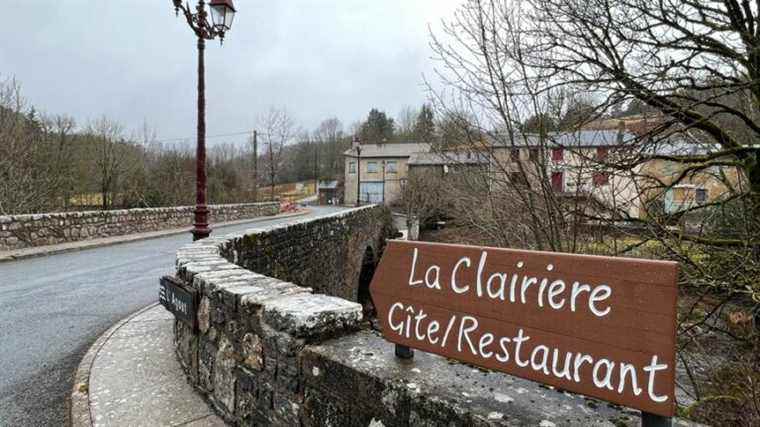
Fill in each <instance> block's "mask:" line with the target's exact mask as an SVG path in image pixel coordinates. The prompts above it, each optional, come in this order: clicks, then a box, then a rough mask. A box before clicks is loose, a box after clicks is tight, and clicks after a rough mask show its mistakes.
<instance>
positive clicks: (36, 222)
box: [0, 203, 280, 251]
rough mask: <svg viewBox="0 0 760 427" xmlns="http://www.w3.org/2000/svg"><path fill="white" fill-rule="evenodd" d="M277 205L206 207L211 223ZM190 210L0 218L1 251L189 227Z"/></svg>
mask: <svg viewBox="0 0 760 427" xmlns="http://www.w3.org/2000/svg"><path fill="white" fill-rule="evenodd" d="M279 209H280V207H279V204H278V203H247V204H235V205H212V206H209V210H210V220H211V222H212V223H221V222H227V221H236V220H241V219H249V218H255V217H259V216H268V215H276V214H277V213H278V212H279ZM193 210H194V207H191V206H181V207H170V208H147V209H122V210H113V211H86V212H64V213H51V214H36V215H12V216H0V251H5V250H13V249H24V248H29V247H34V246H44V245H54V244H59V243H66V242H76V241H80V240H88V239H95V238H100V237H112V236H121V235H126V234H132V233H145V232H151V231H159V230H166V229H172V228H183V227H190V226H191V225H192V223H193Z"/></svg>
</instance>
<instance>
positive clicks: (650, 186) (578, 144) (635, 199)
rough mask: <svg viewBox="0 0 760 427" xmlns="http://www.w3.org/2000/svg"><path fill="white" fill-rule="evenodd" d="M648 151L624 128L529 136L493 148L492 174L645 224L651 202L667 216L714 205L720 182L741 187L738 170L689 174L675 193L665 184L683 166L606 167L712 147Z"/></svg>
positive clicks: (677, 142) (681, 145)
mask: <svg viewBox="0 0 760 427" xmlns="http://www.w3.org/2000/svg"><path fill="white" fill-rule="evenodd" d="M650 145H651V144H644V143H643V142H642V141H641V140H640V138H639V136H638V135H637V134H635V133H633V132H630V131H628V130H626V129H625V128H619V129H614V130H613V129H599V130H594V129H583V130H580V131H576V132H567V133H556V134H550V135H548V136H547V137H546V138H543V139H542V138H539V137H538V136H533V135H529V136H526V137H521V138H519V139H515V140H513V141H510V142H508V143H498V142H495V143H493V144H492V147H491V150H492V156H493V163H494V164H497V165H498V166H499V167H498V168H496V167H494V166H493V165H492V167H494V169H495V171H494V172H493V174H494V175H495V176H496V175H499V174H501V175H509V176H506V177H501V178H502V180H507V181H509V182H511V183H513V184H514V183H517V182H521V181H527V183H529V185H531V186H536V185H538V184H539V181H540V180H545V181H546V186H547V187H548V188H551V190H553V191H554V192H555V193H558V194H560V195H561V196H562V197H566V198H572V197H575V198H581V199H585V200H594V201H596V202H599V203H601V204H603V205H605V206H608V207H614V209H615V210H616V211H618V212H621V213H623V214H624V215H627V216H629V217H631V218H643V217H644V216H645V215H646V212H645V211H646V210H645V209H643V208H644V206H647V205H649V204H650V203H652V202H653V201H658V202H659V203H662V205H663V210H664V211H665V212H666V213H674V212H677V211H680V210H684V209H688V208H690V207H694V206H697V205H701V204H706V203H710V202H713V201H715V200H718V199H720V198H721V197H725V195H726V194H727V193H728V191H729V188H728V187H727V186H726V185H725V184H724V182H723V181H722V179H727V180H728V181H729V182H731V183H733V184H735V183H737V182H738V181H739V175H738V171H737V170H736V169H734V168H712V169H710V170H707V171H702V172H698V173H694V174H691V175H689V176H688V177H687V178H685V179H683V180H682V181H681V182H680V183H678V184H677V185H674V186H672V187H671V188H663V184H665V185H666V186H667V185H668V184H670V183H672V182H673V181H674V180H675V179H676V178H677V177H678V176H679V175H680V173H681V171H682V170H683V167H684V166H683V164H681V163H679V162H673V161H665V160H649V161H647V162H645V163H643V164H640V165H637V166H636V167H635V168H634V169H631V170H624V171H620V170H616V169H614V168H612V167H609V166H606V165H605V163H609V164H612V163H614V162H616V161H617V160H619V159H624V158H626V157H628V155H629V154H632V153H638V152H641V150H645V151H648V152H649V153H651V154H656V155H668V156H683V157H689V156H695V155H702V154H705V153H707V152H708V151H709V147H706V146H704V145H702V144H698V143H697V142H695V141H686V140H683V139H675V138H673V139H670V140H668V141H666V142H664V143H659V144H654V145H653V146H650ZM645 146H646V148H644V147H645ZM496 180H497V181H498V180H499V179H496Z"/></svg>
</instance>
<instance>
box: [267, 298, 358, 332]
mask: <svg viewBox="0 0 760 427" xmlns="http://www.w3.org/2000/svg"><path fill="white" fill-rule="evenodd" d="M361 320H362V306H361V305H360V304H357V303H353V302H350V301H346V300H344V299H341V298H337V297H331V296H327V295H312V294H296V295H289V296H284V297H281V298H276V299H273V300H270V301H267V302H266V303H265V304H264V321H265V322H267V324H269V325H270V326H271V327H273V328H275V329H277V330H280V331H282V332H286V333H288V334H291V335H293V336H295V337H318V336H333V335H336V334H340V333H341V332H342V331H350V330H353V329H355V328H357V327H358V325H359V322H361Z"/></svg>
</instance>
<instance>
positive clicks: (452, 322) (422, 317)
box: [388, 302, 668, 403]
mask: <svg viewBox="0 0 760 427" xmlns="http://www.w3.org/2000/svg"><path fill="white" fill-rule="evenodd" d="M428 319H429V315H428V313H425V311H424V310H423V309H421V308H420V309H416V308H414V307H413V306H411V305H408V306H405V305H404V304H403V303H401V302H397V303H395V304H393V305H392V306H391V308H390V310H389V311H388V324H389V325H391V330H393V332H395V333H397V334H398V335H399V336H403V337H405V338H407V339H412V340H416V341H419V342H425V343H427V344H430V345H437V346H440V347H441V348H445V347H446V344H447V340H448V337H449V333H450V332H451V329H452V327H453V328H454V329H455V330H454V331H453V336H455V337H456V338H455V339H456V346H455V348H456V351H457V352H459V353H471V354H472V355H474V356H478V357H480V358H483V359H492V358H493V359H495V360H496V361H498V362H499V363H502V364H505V365H506V364H510V363H513V364H514V365H516V366H517V367H518V368H521V369H530V370H533V371H535V372H538V373H540V374H542V375H544V376H547V377H555V378H559V379H563V380H568V381H575V382H576V383H580V382H581V378H588V377H590V378H591V379H592V383H593V385H594V387H596V388H598V389H604V390H613V391H616V392H617V393H618V394H623V393H624V392H626V391H627V390H630V391H631V392H632V393H633V394H634V395H636V396H639V395H641V393H643V389H642V388H641V387H640V386H639V384H644V383H646V384H647V390H646V393H647V396H648V397H649V399H651V400H652V401H654V402H658V403H662V402H665V401H667V400H668V396H660V395H658V394H656V393H655V383H656V380H657V374H658V373H659V372H661V371H664V370H667V369H668V365H667V364H663V363H660V362H659V358H658V357H657V355H654V356H652V358H651V361H650V363H649V364H648V365H647V366H644V367H642V368H641V369H640V370H639V369H638V368H637V367H636V366H635V365H634V364H632V363H630V362H628V361H615V360H610V359H607V358H598V359H594V357H592V356H591V355H589V354H585V353H582V352H573V351H567V350H564V349H560V348H552V347H550V346H547V345H543V344H538V343H531V337H530V336H529V335H527V334H526V333H525V330H524V329H523V328H517V330H516V331H515V333H514V335H512V336H497V335H496V334H494V333H492V332H490V331H486V330H482V328H481V325H480V322H479V321H478V319H477V318H476V317H473V316H468V315H461V316H460V315H452V316H451V317H450V318H449V321H448V326H447V330H446V333H445V334H444V336H443V337H441V336H440V334H439V332H440V326H441V325H440V323H439V322H438V321H435V320H428ZM477 337H479V338H477ZM531 345H532V347H531Z"/></svg>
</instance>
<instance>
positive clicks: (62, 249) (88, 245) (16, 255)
mask: <svg viewBox="0 0 760 427" xmlns="http://www.w3.org/2000/svg"><path fill="white" fill-rule="evenodd" d="M311 212H312V211H311V210H310V209H304V210H302V211H299V212H293V213H288V214H279V215H272V216H264V217H257V218H251V219H241V220H238V221H230V222H222V223H219V224H214V226H216V227H227V226H232V225H240V224H248V223H256V222H262V221H270V220H275V219H281V218H291V217H297V216H302V215H308V214H310V213H311ZM190 230H191V228H181V229H177V228H175V229H171V230H164V231H154V232H149V233H140V234H131V235H130V234H126V235H124V236H114V237H104V238H102V239H113V240H108V241H98V240H89V241H88V240H80V241H78V242H67V243H61V244H58V245H50V246H37V247H36V248H35V247H32V248H26V249H18V250H15V251H7V252H0V264H2V263H5V262H12V261H19V260H24V259H30V258H40V257H45V256H50V255H57V254H62V253H68V252H78V251H83V250H86V249H94V248H102V247H105V246H113V245H119V244H122V243H131V242H139V241H143V240H151V239H160V238H162V237H168V236H176V235H178V234H184V233H188V232H190ZM119 237H121V238H120V239H119ZM45 248H49V249H45ZM35 249H36V250H35ZM25 251H27V252H25Z"/></svg>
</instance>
